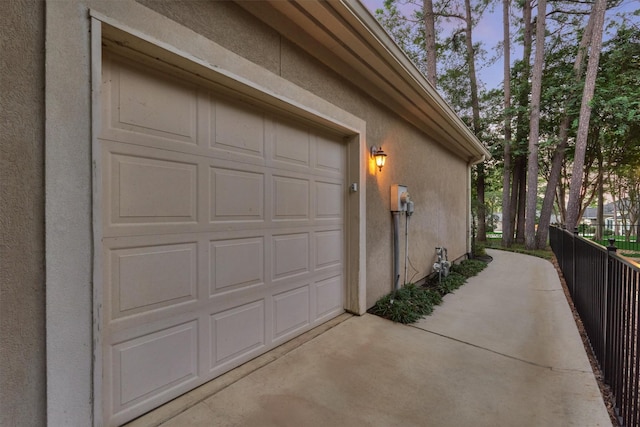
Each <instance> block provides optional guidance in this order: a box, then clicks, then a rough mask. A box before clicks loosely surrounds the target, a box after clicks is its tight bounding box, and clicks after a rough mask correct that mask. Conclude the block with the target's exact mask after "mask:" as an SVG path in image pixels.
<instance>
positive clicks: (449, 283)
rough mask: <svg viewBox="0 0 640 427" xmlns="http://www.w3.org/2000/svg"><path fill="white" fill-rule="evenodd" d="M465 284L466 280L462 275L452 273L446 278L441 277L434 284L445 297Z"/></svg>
mask: <svg viewBox="0 0 640 427" xmlns="http://www.w3.org/2000/svg"><path fill="white" fill-rule="evenodd" d="M465 282H466V278H465V277H464V276H463V275H462V274H459V273H454V272H452V273H449V275H448V276H447V277H443V278H442V281H440V282H439V283H438V282H436V289H437V290H438V291H439V292H440V293H441V294H442V295H446V294H449V293H451V292H453V291H455V290H456V289H458V288H459V287H460V286H462V285H464V283H465Z"/></svg>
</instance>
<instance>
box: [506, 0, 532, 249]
mask: <svg viewBox="0 0 640 427" xmlns="http://www.w3.org/2000/svg"><path fill="white" fill-rule="evenodd" d="M531 15H532V12H531V0H525V2H524V4H523V8H522V19H523V22H524V34H523V40H522V44H523V52H522V63H523V67H522V75H521V76H520V83H521V85H522V86H521V87H520V93H519V94H518V107H519V111H518V115H517V119H516V123H517V129H516V140H515V142H516V143H517V144H518V145H519V146H520V148H523V145H524V143H525V141H526V138H527V134H528V124H529V123H528V120H527V116H526V115H525V114H524V111H525V110H526V108H527V106H528V105H529V83H528V82H529V76H530V72H531V48H532V44H533V36H532V32H533V26H532V23H531ZM514 169H515V170H514V184H513V189H512V191H513V192H516V193H517V197H512V199H511V202H512V203H514V198H515V199H516V200H517V204H514V206H513V209H512V212H514V213H513V217H512V220H511V221H512V223H514V228H513V229H514V230H515V231H516V233H515V234H516V242H517V243H524V214H525V209H526V191H527V155H526V154H520V155H518V156H517V158H516V160H515V166H514ZM516 175H517V182H518V185H517V186H516V178H515V176H516ZM514 209H515V210H514Z"/></svg>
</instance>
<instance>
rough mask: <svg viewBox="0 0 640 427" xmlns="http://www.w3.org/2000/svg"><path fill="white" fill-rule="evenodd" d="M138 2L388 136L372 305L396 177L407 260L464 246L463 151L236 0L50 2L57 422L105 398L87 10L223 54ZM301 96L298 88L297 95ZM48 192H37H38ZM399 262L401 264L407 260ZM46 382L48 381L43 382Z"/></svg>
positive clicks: (423, 263)
mask: <svg viewBox="0 0 640 427" xmlns="http://www.w3.org/2000/svg"><path fill="white" fill-rule="evenodd" d="M33 4H35V3H33ZM140 4H144V5H145V6H146V7H150V8H151V9H152V10H154V11H155V12H159V13H161V14H162V15H164V16H166V17H168V18H169V19H171V20H172V21H175V22H178V23H180V24H181V25H184V26H187V27H189V28H191V29H193V30H194V31H195V32H196V33H199V34H201V35H203V36H205V37H208V38H210V39H211V40H213V41H215V42H216V43H218V44H219V45H221V46H223V47H224V48H226V49H229V50H230V51H232V52H235V53H237V54H238V55H240V56H242V57H244V58H246V59H248V60H249V61H251V62H253V63H255V64H257V65H258V66H260V67H262V68H264V69H266V70H268V71H270V72H272V73H273V74H274V75H276V76H282V77H283V78H284V79H287V80H289V81H291V82H293V83H294V84H295V85H297V86H299V87H301V88H303V89H306V90H308V91H309V92H311V93H313V94H315V95H317V96H318V97H320V98H322V99H324V100H326V101H328V102H329V103H332V104H334V105H335V106H337V107H338V108H339V109H342V110H346V112H348V113H350V117H348V118H347V117H345V120H344V122H350V123H353V122H354V120H353V117H356V118H357V119H358V121H362V120H363V121H365V122H366V132H365V133H366V136H367V146H371V145H382V146H383V147H384V149H385V151H386V152H387V153H389V157H388V165H387V166H386V167H385V169H383V171H382V172H377V171H376V170H375V169H374V168H373V167H370V168H369V169H367V171H366V183H367V185H366V187H367V188H366V199H367V200H366V205H367V210H366V227H367V229H366V242H367V244H366V251H367V259H366V275H367V280H366V284H367V295H366V305H367V306H370V305H372V304H373V303H374V302H375V300H376V299H377V298H379V297H380V296H382V295H383V294H384V293H386V292H388V291H389V290H390V289H391V286H392V277H391V276H392V273H391V270H392V251H391V248H392V235H391V229H392V221H391V214H390V212H389V186H390V185H391V184H393V183H401V184H405V185H407V186H408V187H409V191H410V192H411V194H412V197H413V199H414V200H415V202H416V213H415V214H414V216H413V217H412V220H411V239H410V253H411V261H412V263H413V265H414V266H416V267H417V269H418V270H419V272H418V273H417V274H416V278H421V277H423V276H424V275H425V274H427V273H428V272H429V271H430V268H431V267H430V266H431V264H432V263H433V260H434V255H435V251H434V248H435V246H438V245H445V246H447V247H448V248H449V253H450V258H456V257H459V256H461V255H463V254H464V253H465V251H466V234H465V233H466V228H465V227H466V225H467V218H466V215H467V204H466V203H467V198H466V197H467V195H466V190H467V168H466V165H465V163H464V161H462V160H460V159H459V158H457V157H456V156H454V155H453V154H451V153H450V152H448V151H447V150H445V149H443V148H442V147H440V146H439V145H437V144H435V142H434V141H431V140H430V138H429V135H426V134H424V133H422V132H419V131H418V130H417V129H416V128H415V127H413V126H411V125H409V124H408V123H407V122H405V121H403V120H402V119H401V118H399V117H397V116H396V115H395V114H394V112H393V111H391V110H389V109H388V108H386V107H385V102H384V100H375V99H372V98H371V97H370V96H369V95H367V93H366V92H365V91H362V90H360V89H358V88H356V87H355V86H353V85H351V84H349V83H347V82H346V81H345V80H344V79H343V78H342V77H341V76H340V75H338V74H337V73H335V72H333V71H332V70H331V69H330V68H329V67H327V66H325V65H323V64H322V63H320V62H319V61H317V60H316V59H315V58H314V57H313V56H312V55H309V54H308V53H306V52H303V51H302V50H301V49H300V48H298V47H297V46H296V45H295V43H293V42H291V41H288V40H285V39H283V38H281V37H280V36H279V34H278V32H277V31H276V30H274V29H272V28H270V27H268V26H267V25H265V24H263V23H261V22H260V21H259V20H258V19H257V18H255V17H253V16H252V15H250V14H249V13H247V12H246V11H245V10H243V9H242V8H241V7H239V6H238V5H236V4H234V3H230V2H209V1H189V2H184V1H179V2H178V1H156V0H154V1H149V0H144V1H142V0H141V1H140V2H139V3H136V2H134V1H132V0H121V1H118V2H113V1H107V0H66V1H63V2H61V1H55V0H53V1H50V2H49V3H48V4H47V8H46V15H47V25H46V38H47V46H48V50H47V57H46V58H47V73H46V118H47V123H46V128H45V129H46V135H47V136H46V159H47V164H46V174H47V178H46V182H47V193H46V202H47V210H46V218H47V221H48V226H47V232H46V233H47V240H46V246H47V262H48V264H47V270H46V280H47V317H46V321H47V325H48V326H49V330H48V332H47V351H48V354H47V380H48V383H47V387H48V395H47V396H48V402H47V404H48V412H47V416H48V422H49V424H50V425H90V422H87V420H91V419H92V418H93V417H94V415H95V413H94V409H96V408H94V407H93V400H92V399H95V401H96V402H97V406H99V404H100V401H101V400H100V396H92V394H91V393H92V392H93V391H95V390H94V389H93V387H92V381H94V380H95V381H98V382H99V381H100V378H99V374H100V373H99V372H97V373H96V372H94V371H93V360H92V357H93V355H94V353H93V345H99V342H98V341H96V340H98V339H99V334H96V335H95V336H94V334H93V330H92V327H93V325H92V320H93V318H94V315H93V313H92V310H93V301H94V295H93V291H94V289H93V287H92V282H93V273H94V272H93V271H92V265H93V264H92V251H93V244H92V241H93V236H92V211H91V203H92V199H91V198H92V191H91V190H92V188H91V185H92V178H91V176H92V170H91V122H92V115H91V106H92V97H91V95H92V94H91V86H90V84H91V83H90V82H91V52H92V50H91V42H92V40H91V33H90V31H89V30H90V25H91V21H90V19H89V12H90V11H92V12H93V13H97V14H102V15H104V16H105V17H108V18H113V19H114V20H116V21H118V22H121V23H123V25H124V26H126V27H127V28H128V29H131V30H132V31H134V32H135V31H140V32H142V33H144V34H145V35H149V36H150V37H153V38H157V39H158V40H161V41H163V42H166V41H171V40H174V41H176V42H178V43H179V44H180V45H181V47H180V49H182V51H186V52H198V55H200V56H197V55H196V53H193V55H195V56H194V58H196V59H199V58H204V57H206V61H208V63H209V64H213V65H214V66H215V64H216V58H215V55H213V54H211V53H207V52H204V51H203V48H204V47H208V46H209V45H208V44H207V43H205V41H203V39H202V38H201V37H197V34H195V35H194V34H193V33H189V34H186V33H183V32H182V31H177V32H176V31H175V30H176V28H175V24H174V23H173V22H169V21H168V19H164V18H162V17H158V16H157V15H156V14H155V13H154V14H153V16H149V15H150V14H147V9H145V8H144V7H143V6H140ZM36 33H37V32H36ZM177 33H179V34H177ZM167 43H168V42H167ZM169 44H171V43H169ZM216 52H217V50H216ZM222 55H224V53H222ZM207 56H208V57H207ZM227 64H228V65H229V66H230V67H232V68H234V67H235V68H234V69H233V70H232V71H233V72H234V73H235V74H236V75H241V76H242V77H243V78H245V79H248V80H251V79H252V77H253V76H257V75H261V74H258V73H253V71H254V70H249V71H247V72H246V73H245V72H244V71H243V68H242V67H244V65H242V61H239V60H237V58H231V59H229V61H228V63H227ZM262 75H263V74H262ZM276 80H277V79H270V81H269V88H270V89H273V90H275V91H277V90H279V88H280V87H286V88H287V90H290V89H292V88H291V87H290V86H285V85H283V86H278V85H279V84H280V83H279V82H278V81H276ZM256 83H260V82H256ZM293 90H295V88H293ZM300 93H301V92H300ZM278 95H279V96H288V95H287V94H285V93H278ZM298 95H299V93H298V94H297V95H296V96H293V95H292V96H291V98H296V99H298V98H299V97H298ZM316 101H317V100H312V101H311V102H313V103H315V105H313V106H311V107H312V108H313V107H317V106H318V105H319V103H317V102H316ZM318 108H320V107H318ZM351 116H353V117H351ZM338 119H340V118H338ZM360 119H361V120H360ZM40 125H42V123H41V122H40ZM41 198H42V195H41V194H40V198H39V199H38V198H37V197H36V200H40V201H41V200H42V199H41ZM402 229H404V228H403V227H402ZM402 241H403V240H402V239H401V242H402ZM402 246H404V245H403V244H402ZM401 259H402V257H401ZM400 268H401V271H402V270H403V265H401V267H400ZM411 274H412V272H411V273H410V275H411ZM41 313H42V311H38V314H41ZM40 378H41V379H42V377H40ZM39 387H40V389H42V384H41V383H40V384H39ZM60 390H64V393H61V392H60ZM96 416H99V415H96Z"/></svg>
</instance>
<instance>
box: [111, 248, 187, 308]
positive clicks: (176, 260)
mask: <svg viewBox="0 0 640 427" xmlns="http://www.w3.org/2000/svg"><path fill="white" fill-rule="evenodd" d="M110 252H111V253H110V258H111V280H110V284H111V302H112V306H111V313H112V319H117V318H120V317H125V316H130V315H134V314H139V313H142V312H145V311H149V310H156V309H158V308H163V307H168V306H170V305H175V304H182V303H185V302H187V301H194V300H195V299H197V279H198V273H197V271H196V265H197V258H198V250H197V243H196V242H191V243H183V244H173V245H158V246H144V247H136V248H126V249H116V250H113V251H110Z"/></svg>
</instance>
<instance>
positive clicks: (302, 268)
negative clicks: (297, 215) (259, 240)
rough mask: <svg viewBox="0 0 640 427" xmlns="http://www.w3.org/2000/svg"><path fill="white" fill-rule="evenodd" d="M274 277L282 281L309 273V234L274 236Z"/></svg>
mask: <svg viewBox="0 0 640 427" xmlns="http://www.w3.org/2000/svg"><path fill="white" fill-rule="evenodd" d="M272 255H273V269H272V272H273V277H272V280H273V281H276V280H281V279H283V278H286V277H290V276H293V275H299V274H303V273H308V272H309V266H310V262H309V261H310V257H309V255H310V254H309V234H308V233H298V234H285V235H277V236H273V246H272Z"/></svg>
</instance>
